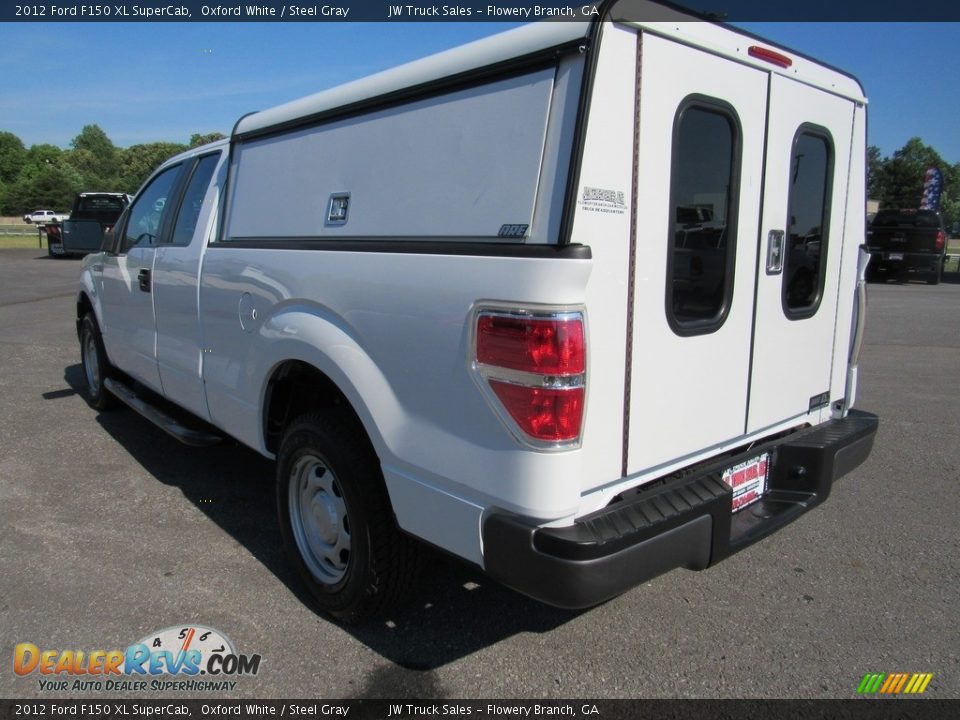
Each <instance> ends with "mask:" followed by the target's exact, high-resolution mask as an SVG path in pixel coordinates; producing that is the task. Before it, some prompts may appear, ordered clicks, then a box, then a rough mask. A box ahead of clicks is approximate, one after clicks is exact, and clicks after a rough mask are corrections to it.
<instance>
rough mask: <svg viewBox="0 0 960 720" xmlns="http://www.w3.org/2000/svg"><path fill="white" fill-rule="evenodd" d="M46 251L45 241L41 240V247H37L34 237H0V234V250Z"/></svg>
mask: <svg viewBox="0 0 960 720" xmlns="http://www.w3.org/2000/svg"><path fill="white" fill-rule="evenodd" d="M31 249H32V250H46V249H47V241H46V239H44V240H43V245H42V247H38V246H37V236H36V235H2V234H0V250H31Z"/></svg>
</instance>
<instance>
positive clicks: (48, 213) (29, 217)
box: [23, 210, 67, 225]
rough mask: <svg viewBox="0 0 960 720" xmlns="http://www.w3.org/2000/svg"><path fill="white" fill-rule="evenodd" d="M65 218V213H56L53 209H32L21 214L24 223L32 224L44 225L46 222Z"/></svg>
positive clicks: (60, 220) (54, 221) (59, 220)
mask: <svg viewBox="0 0 960 720" xmlns="http://www.w3.org/2000/svg"><path fill="white" fill-rule="evenodd" d="M66 218H67V216H66V215H57V213H55V212H54V211H53V210H34V211H33V212H32V213H27V214H26V215H24V216H23V221H24V222H25V223H28V224H29V223H33V224H34V225H46V224H47V223H56V222H62V221H63V220H65V219H66Z"/></svg>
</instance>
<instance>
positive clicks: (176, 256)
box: [153, 151, 222, 419]
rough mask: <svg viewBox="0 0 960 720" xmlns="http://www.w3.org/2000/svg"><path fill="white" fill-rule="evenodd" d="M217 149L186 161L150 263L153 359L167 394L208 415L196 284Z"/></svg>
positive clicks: (214, 191) (211, 212)
mask: <svg viewBox="0 0 960 720" xmlns="http://www.w3.org/2000/svg"><path fill="white" fill-rule="evenodd" d="M221 156H222V153H221V152H219V151H217V152H214V153H211V154H209V155H202V156H200V157H199V158H197V159H196V160H191V161H189V162H188V163H187V167H186V168H185V170H184V183H185V187H186V189H185V190H184V192H183V195H182V198H181V199H180V200H179V203H178V207H177V208H175V213H176V214H175V216H174V220H173V222H172V227H171V232H170V234H169V235H167V236H166V237H164V239H163V241H162V242H161V243H160V244H159V245H158V246H157V249H156V259H155V260H154V265H153V304H154V311H155V313H156V347H157V365H158V371H159V374H160V381H161V382H162V383H163V391H164V394H165V395H166V397H167V398H169V399H170V400H173V401H174V402H176V403H177V404H178V405H180V406H182V407H185V408H186V409H187V410H190V411H191V412H192V413H194V414H195V415H197V416H199V417H201V418H204V419H209V413H208V411H207V401H206V396H205V393H204V387H203V374H202V368H203V346H202V338H201V336H200V319H199V316H198V310H199V304H198V300H199V294H198V284H199V276H200V263H201V259H202V257H203V250H204V248H205V247H206V243H207V239H208V236H209V233H210V231H211V229H212V226H213V223H214V219H215V216H216V207H217V198H218V193H219V185H220V183H218V182H211V179H212V178H213V177H214V176H215V175H216V170H217V166H218V165H219V163H220V159H221Z"/></svg>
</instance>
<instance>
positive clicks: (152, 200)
mask: <svg viewBox="0 0 960 720" xmlns="http://www.w3.org/2000/svg"><path fill="white" fill-rule="evenodd" d="M179 173H180V166H179V165H176V166H174V167H172V168H167V169H166V170H164V171H163V172H162V173H160V174H159V175H157V176H156V177H155V178H154V179H153V181H152V182H151V183H150V184H149V185H148V186H147V187H146V188H144V190H143V192H142V193H140V196H139V197H138V198H137V199H136V200H135V201H134V203H133V205H131V206H130V211H129V220H128V221H127V224H126V226H125V228H124V231H123V232H124V235H123V242H122V245H121V248H120V251H121V252H123V253H125V252H127V251H128V250H130V248H132V247H135V246H150V245H156V243H157V241H158V239H159V235H160V229H161V228H162V227H163V220H164V218H165V217H166V214H167V198H169V197H170V194H171V191H172V190H173V187H174V183H175V181H176V179H177V175H178V174H179Z"/></svg>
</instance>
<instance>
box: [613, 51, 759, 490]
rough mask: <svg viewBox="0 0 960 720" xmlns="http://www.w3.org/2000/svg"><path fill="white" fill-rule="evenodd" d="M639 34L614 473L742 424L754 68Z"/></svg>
mask: <svg viewBox="0 0 960 720" xmlns="http://www.w3.org/2000/svg"><path fill="white" fill-rule="evenodd" d="M640 42H641V48H640V77H639V78H638V87H639V89H640V103H639V112H638V119H637V122H638V128H637V150H636V151H637V158H636V161H635V162H636V165H637V193H636V197H635V198H634V202H635V204H636V218H637V222H636V229H635V259H636V271H635V276H636V279H635V285H634V303H633V319H632V335H633V340H632V358H631V362H630V366H629V367H628V370H629V372H630V378H631V379H630V389H631V392H630V400H629V407H628V410H629V416H628V417H629V435H628V439H629V446H628V456H627V468H626V469H627V472H628V473H633V472H638V471H640V470H644V469H649V468H655V467H657V466H659V465H663V464H665V463H668V462H672V461H675V460H678V459H682V458H684V457H686V456H688V455H691V454H694V453H696V452H699V451H702V450H704V449H706V448H710V447H712V446H714V445H717V444H720V443H723V442H727V441H730V440H731V439H733V438H736V437H739V436H741V435H742V434H743V432H744V426H745V424H746V414H747V397H748V393H749V382H750V357H751V340H752V336H753V316H754V291H755V285H756V267H757V261H758V249H757V237H758V232H759V227H758V224H759V217H760V196H761V182H762V179H763V150H764V135H765V132H766V103H767V78H768V74H767V73H766V72H765V71H763V70H760V69H757V68H754V67H750V66H747V65H743V64H739V63H736V62H731V61H730V60H726V59H723V58H720V57H718V56H716V55H713V54H711V53H708V52H705V51H702V50H699V49H696V48H693V47H689V46H685V45H680V44H678V43H675V42H672V41H669V40H666V39H664V38H661V37H658V36H655V35H651V34H648V33H644V34H642V35H641V38H640Z"/></svg>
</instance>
